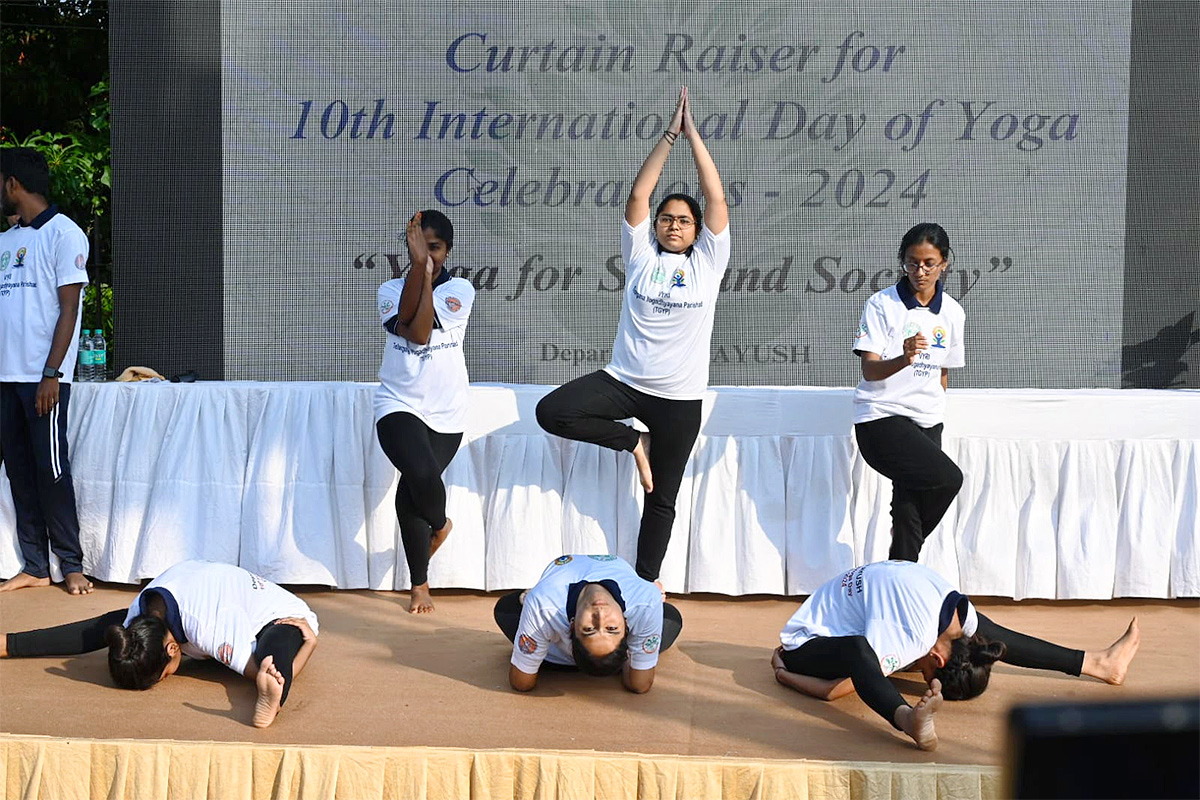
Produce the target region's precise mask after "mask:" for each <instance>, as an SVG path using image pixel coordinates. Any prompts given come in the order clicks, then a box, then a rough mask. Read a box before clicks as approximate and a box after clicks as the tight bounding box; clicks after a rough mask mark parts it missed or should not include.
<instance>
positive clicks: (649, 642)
mask: <svg viewBox="0 0 1200 800" xmlns="http://www.w3.org/2000/svg"><path fill="white" fill-rule="evenodd" d="M658 642H659V638H658V637H657V636H654V635H650V636H647V637H646V641H644V642H642V652H643V653H653V652H654V651H655V650H657V649H658Z"/></svg>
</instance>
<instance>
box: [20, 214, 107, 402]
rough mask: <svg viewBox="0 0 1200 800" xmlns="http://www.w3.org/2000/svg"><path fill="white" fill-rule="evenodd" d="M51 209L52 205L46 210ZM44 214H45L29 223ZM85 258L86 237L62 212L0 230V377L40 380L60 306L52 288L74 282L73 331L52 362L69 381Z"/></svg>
mask: <svg viewBox="0 0 1200 800" xmlns="http://www.w3.org/2000/svg"><path fill="white" fill-rule="evenodd" d="M54 210H55V208H54V207H53V206H51V208H49V209H47V211H48V212H53V211H54ZM44 216H45V212H43V214H42V215H39V216H38V219H36V220H34V222H35V223H36V222H38V221H41V220H42V219H43V217H44ZM87 259H88V240H87V236H86V235H84V232H83V231H82V230H80V229H79V226H78V225H76V224H75V223H74V222H72V221H71V219H70V218H69V217H67V216H66V215H65V214H58V213H56V214H54V215H53V216H52V217H50V219H49V220H46V221H44V222H42V224H41V225H39V226H38V227H34V226H33V225H15V226H13V227H11V228H9V229H8V230H6V231H5V232H4V233H2V234H0V381H3V382H6V383H37V382H39V381H41V379H42V369H43V368H45V366H46V359H47V357H48V356H49V355H50V343H51V341H52V340H53V339H54V327H55V326H56V325H57V324H58V314H59V311H60V309H61V306H60V305H59V303H58V287H60V286H70V285H74V284H78V285H79V293H80V303H79V311H78V313H76V315H75V330H74V334H73V335H72V336H71V345H70V347H68V348H67V354H66V355H65V356H63V361H62V364H60V365H59V366H58V370H59V371H60V372H61V373H62V374H63V377H62V378H60V379H59V381H60V382H61V383H70V382H71V381H72V379H73V378H74V376H75V360H76V358H77V357H78V355H79V322H80V320H81V319H82V317H83V290H84V288H85V287H86V286H87V282H88V275H87ZM51 366H53V365H51Z"/></svg>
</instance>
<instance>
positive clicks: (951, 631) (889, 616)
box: [771, 561, 1141, 750]
mask: <svg viewBox="0 0 1200 800" xmlns="http://www.w3.org/2000/svg"><path fill="white" fill-rule="evenodd" d="M779 639H780V641H781V642H782V647H780V648H778V649H777V650H776V651H775V654H774V657H773V658H772V659H771V666H772V667H774V669H775V679H776V680H778V681H779V682H780V683H781V684H783V685H784V686H787V687H788V688H790V689H795V690H796V691H798V692H803V693H804V694H807V695H811V696H813V697H816V698H819V699H821V700H836V699H837V698H839V697H844V696H845V695H847V694H851V693H853V692H857V693H858V695H859V697H861V698H862V700H863V702H864V703H866V704H867V705H868V706H869V707H870V708H871V709H872V710H873V711H875V713H877V714H879V716H881V717H883V718H884V719H886V720H887V721H888V722H889V723H891V724H892V726H893V727H895V728H896V729H897V730H900V731H903V732H904V733H906V734H908V735H909V736H910V737H912V739H913V741H914V742H916V743H917V746H918V747H920V748H921V749H923V750H933V749H934V748H935V747H937V742H938V740H937V733H936V732H935V730H934V715H935V714H936V713H937V711H938V710H939V709H940V708H941V705H942V700H943V699H947V700H969V699H971V698H972V697H977V696H978V695H980V694H982V693H983V691H984V690H985V689H986V688H987V685H988V680H989V678H990V676H991V671H992V663H993V662H995V661H1004V662H1005V663H1008V664H1013V665H1015V666H1019V667H1029V668H1031V669H1045V670H1055V671H1058V672H1063V673H1066V674H1067V675H1075V676H1079V675H1088V676H1090V677H1093V678H1097V679H1098V680H1102V681H1104V682H1105V683H1110V684H1113V685H1119V684H1121V683H1124V681H1125V675H1126V672H1127V671H1128V669H1129V663H1130V662H1131V661H1132V660H1133V657H1134V655H1135V654H1136V653H1137V649H1138V644H1139V642H1140V639H1141V634H1140V632H1139V630H1138V625H1137V620H1136V619H1134V620H1133V621H1132V622H1130V623H1129V628H1128V629H1127V630H1126V631H1125V634H1124V635H1123V636H1121V638H1119V639H1117V641H1115V642H1114V643H1113V644H1112V645H1110V646H1109V647H1107V648H1106V649H1104V650H1095V651H1087V652H1085V651H1083V650H1070V649H1068V648H1065V647H1061V646H1059V645H1056V644H1051V643H1050V642H1044V641H1042V640H1040V639H1035V638H1034V637H1032V636H1026V635H1025V634H1022V633H1017V632H1015V631H1010V630H1008V629H1006V628H1002V627H1000V626H999V625H997V624H996V623H994V622H992V621H991V620H990V619H988V618H987V617H985V616H984V615H982V614H980V613H978V612H977V611H976V610H975V607H974V605H972V604H971V602H970V600H968V598H967V597H966V596H965V595H963V594H960V593H959V592H957V591H955V590H954V588H953V587H952V586H951V585H950V584H949V583H948V582H947V581H946V580H945V579H944V578H942V577H941V576H940V575H938V574H937V573H936V572H934V571H933V570H931V569H929V568H928V567H925V566H923V565H921V564H912V563H908V562H903V561H884V562H880V563H877V564H867V565H866V566H862V567H858V568H856V569H852V570H850V571H849V572H846V573H844V574H842V575H838V576H837V577H835V578H833V579H832V580H829V581H826V582H825V583H824V584H822V585H821V586H820V587H819V588H818V589H817V590H816V591H815V592H813V593H812V595H811V596H810V597H809V598H808V599H807V600H805V601H804V604H803V605H802V606H800V609H799V610H798V611H797V612H796V613H795V614H793V615H792V618H791V619H790V620H788V623H787V625H786V626H784V628H783V631H782V632H781V633H780V634H779ZM906 664H907V665H908V669H913V670H916V671H919V672H920V673H921V674H922V675H923V676H924V678H925V680H926V682H927V683H928V684H929V691H927V692H926V693H925V695H924V696H923V697H922V698H921V700H920V701H919V702H918V703H917V705H916V706H909V704H908V703H907V702H905V700H904V698H903V697H901V695H900V692H899V691H897V689H896V687H895V686H894V685H892V682H891V681H889V680H888V679H887V676H888V675H890V674H891V673H893V672H896V671H900V670H902V669H904V668H905V665H906Z"/></svg>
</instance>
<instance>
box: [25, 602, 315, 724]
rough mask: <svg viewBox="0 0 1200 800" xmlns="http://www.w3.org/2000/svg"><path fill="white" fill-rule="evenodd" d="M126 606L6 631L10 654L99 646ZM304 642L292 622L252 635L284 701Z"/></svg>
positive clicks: (76, 651)
mask: <svg viewBox="0 0 1200 800" xmlns="http://www.w3.org/2000/svg"><path fill="white" fill-rule="evenodd" d="M128 613H129V609H127V608H119V609H117V610H116V611H109V612H108V613H107V614H102V615H100V616H98V617H92V618H91V619H85V620H81V621H79V622H68V623H67V624H65V625H56V626H55V627H53V628H40V629H38V630H32V631H21V632H19V633H10V634H8V656H9V658H38V657H41V656H77V655H80V654H82V653H91V652H94V651H96V650H102V649H103V648H104V647H105V645H106V643H105V641H104V632H105V631H106V630H108V628H109V627H110V626H112V625H122V624H124V622H125V617H126V616H127V615H128ZM303 645H304V634H303V633H301V632H300V629H299V628H297V627H296V626H295V625H280V624H276V623H274V622H270V623H267V625H265V626H263V629H262V630H261V631H259V632H258V636H257V637H255V648H254V657H255V659H256V660H257V661H258V663H260V664H261V663H262V662H263V659H265V658H266V657H267V656H274V657H275V658H274V663H275V669H277V670H279V673H280V674H281V675H283V678H284V681H285V682H284V684H283V700H281V701H280V705H283V701H285V700H287V696H288V692H289V691H290V690H291V688H292V665H293V663H294V662H295V660H296V654H297V653H299V652H300V648H301V647H302V646H303Z"/></svg>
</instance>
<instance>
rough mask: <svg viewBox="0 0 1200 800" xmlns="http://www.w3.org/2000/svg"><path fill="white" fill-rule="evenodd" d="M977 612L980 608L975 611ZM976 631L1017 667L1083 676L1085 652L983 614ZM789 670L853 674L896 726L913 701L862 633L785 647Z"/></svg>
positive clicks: (857, 687)
mask: <svg viewBox="0 0 1200 800" xmlns="http://www.w3.org/2000/svg"><path fill="white" fill-rule="evenodd" d="M976 613H978V612H976ZM976 635H979V636H982V637H984V638H986V639H991V640H992V641H996V642H1004V645H1005V647H1007V648H1008V650H1007V652H1006V653H1005V655H1004V658H1002V659H1000V660H1001V661H1003V662H1005V663H1007V664H1012V665H1014V666H1017V667H1028V668H1030V669H1047V670H1054V671H1056V672H1065V673H1066V674H1068V675H1075V676H1078V675H1079V674H1080V672H1081V671H1082V669H1083V651H1082V650H1070V649H1068V648H1066V647H1061V646H1059V645H1056V644H1052V643H1050V642H1045V641H1042V640H1041V639H1035V638H1034V637H1032V636H1026V635H1025V634H1023V633H1017V632H1016V631H1010V630H1009V629H1007V628H1003V627H1001V626H999V625H997V624H996V623H994V622H992V621H991V620H990V619H988V618H987V617H985V616H984V615H983V614H979V627H978V629H977V630H976ZM783 663H784V666H786V667H787V670H788V672H794V673H796V674H797V675H810V676H812V677H814V678H822V679H824V680H837V679H840V678H850V679H851V680H852V681H854V691H856V692H857V693H858V696H859V697H861V698H862V699H863V702H864V703H866V704H867V705H868V706H870V708H871V710H873V711H874V712H875V713H876V714H878V715H879V716H881V717H883V718H884V719H886V720H887V721H888V722H890V723H891V724H892V725H893V726H895V725H896V721H895V717H896V709H897V708H899V707H900V706H904V705H908V703H906V702H905V700H904V698H903V697H901V696H900V692H899V690H897V689H896V687H895V686H894V685H893V684H892V682H891V681H889V680H888V679H887V677H886V676H885V675H884V674H883V670H881V669H880V668H879V656H878V654H876V652H875V650H874V649H873V648H872V647H871V645H870V643H869V642H867V640H866V637H863V636H818V637H817V638H815V639H809V640H808V641H807V642H805V643H804V644H802V645H800V646H799V647H797V648H796V649H795V650H784V651H783Z"/></svg>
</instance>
